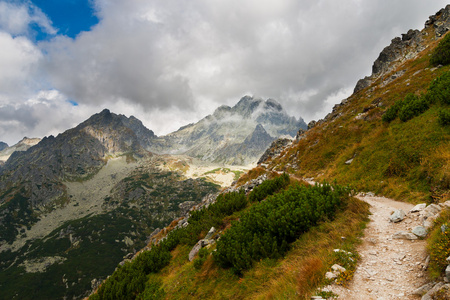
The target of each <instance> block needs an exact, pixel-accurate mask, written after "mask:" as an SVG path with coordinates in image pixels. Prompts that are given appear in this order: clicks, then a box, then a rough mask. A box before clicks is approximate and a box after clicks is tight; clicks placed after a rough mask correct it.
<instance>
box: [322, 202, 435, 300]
mask: <svg viewBox="0 0 450 300" xmlns="http://www.w3.org/2000/svg"><path fill="white" fill-rule="evenodd" d="M358 198H359V199H361V200H363V201H366V202H367V203H369V204H370V205H371V208H370V211H371V213H372V215H371V216H370V219H371V222H370V223H369V224H368V226H367V228H366V229H365V234H364V238H363V243H362V244H361V245H360V246H359V248H358V253H359V254H360V256H361V261H360V262H359V265H358V267H357V270H356V272H355V274H354V278H353V280H352V281H351V282H350V284H349V285H348V288H344V287H341V286H336V285H332V286H329V288H330V290H332V291H333V292H334V293H335V294H338V295H339V298H338V299H349V300H351V299H355V300H372V299H373V300H388V299H420V297H419V296H413V295H411V292H412V291H414V290H415V289H417V288H418V287H420V286H422V285H423V284H425V283H426V274H425V271H424V269H425V267H424V266H425V260H426V256H427V254H426V250H425V240H403V239H393V238H392V236H393V235H394V234H395V233H397V232H399V231H411V229H412V228H414V227H415V226H418V225H421V224H420V221H419V214H418V213H408V212H409V210H410V209H411V208H413V205H411V204H409V203H404V202H398V201H394V200H391V199H387V198H383V197H358ZM396 209H402V210H403V211H404V212H405V213H407V215H406V218H405V219H404V220H403V221H401V222H399V223H392V222H390V221H389V216H390V215H391V214H392V212H393V211H394V210H396Z"/></svg>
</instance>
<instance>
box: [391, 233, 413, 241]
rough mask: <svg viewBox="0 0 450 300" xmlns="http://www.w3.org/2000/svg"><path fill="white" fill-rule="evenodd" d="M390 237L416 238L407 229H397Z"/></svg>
mask: <svg viewBox="0 0 450 300" xmlns="http://www.w3.org/2000/svg"><path fill="white" fill-rule="evenodd" d="M392 238H394V239H402V240H417V236H416V235H415V234H413V233H411V232H407V231H399V232H397V233H395V234H394V235H393V236H392Z"/></svg>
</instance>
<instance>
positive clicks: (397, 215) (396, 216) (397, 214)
mask: <svg viewBox="0 0 450 300" xmlns="http://www.w3.org/2000/svg"><path fill="white" fill-rule="evenodd" d="M405 216H406V214H405V212H404V211H403V210H401V209H397V210H396V211H394V212H393V213H392V215H391V216H390V218H389V219H390V221H391V222H393V223H398V222H400V221H402V220H403V219H404V218H405Z"/></svg>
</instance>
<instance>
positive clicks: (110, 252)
mask: <svg viewBox="0 0 450 300" xmlns="http://www.w3.org/2000/svg"><path fill="white" fill-rule="evenodd" d="M155 138H156V136H155V135H154V134H153V132H152V131H151V130H149V129H147V128H146V127H145V126H143V125H142V123H141V122H140V121H139V120H138V119H136V118H134V117H129V118H128V117H125V116H123V115H117V114H114V113H111V112H110V111H109V110H106V109H105V110H103V111H102V112H100V113H98V114H95V115H93V116H92V117H90V118H89V119H87V120H86V121H84V122H83V123H81V124H79V125H78V126H76V127H75V128H72V129H69V130H67V131H65V132H64V133H61V134H59V135H58V136H56V137H53V136H50V137H45V138H43V139H42V140H41V141H40V142H39V143H37V144H36V145H34V146H31V147H29V146H30V145H29V140H23V141H22V142H21V143H19V144H20V145H24V147H25V146H26V147H25V148H28V149H27V150H26V151H15V152H14V153H12V155H11V156H10V157H9V159H8V160H7V161H6V163H5V165H4V166H3V167H2V168H1V169H0V179H1V180H0V286H2V293H1V296H0V298H1V299H13V298H15V297H16V298H18V299H61V298H75V299H79V298H82V297H84V296H87V295H88V293H89V292H90V290H91V289H92V287H93V283H92V280H94V283H95V280H102V279H104V278H106V276H107V275H108V274H110V273H111V272H113V271H114V268H115V267H116V266H117V264H118V263H119V262H121V261H122V260H123V259H124V256H127V255H128V256H130V255H132V254H133V253H135V252H136V251H137V249H140V248H142V247H144V246H145V245H146V240H147V239H148V238H149V237H150V236H151V234H152V232H157V231H158V228H162V227H164V226H167V225H168V224H169V223H170V222H171V221H172V220H173V219H176V218H179V217H181V216H183V215H184V214H186V213H187V211H189V209H190V208H191V207H192V206H194V205H196V204H198V203H200V202H201V199H202V198H203V197H205V196H206V195H207V194H210V193H215V192H216V191H217V190H218V186H217V185H216V184H213V183H211V182H207V181H206V180H205V179H203V178H197V179H190V178H186V177H184V176H182V175H181V172H178V171H176V170H175V171H168V170H163V168H162V167H161V165H164V164H165V159H164V158H162V157H158V156H155V155H153V154H152V153H150V152H149V151H148V150H147V149H149V148H150V145H151V143H152V140H153V139H155ZM27 143H28V145H27ZM19 144H18V145H19ZM11 148H13V147H11ZM8 149H9V148H7V149H6V150H8ZM14 149H15V150H24V148H21V147H20V146H18V147H16V148H14Z"/></svg>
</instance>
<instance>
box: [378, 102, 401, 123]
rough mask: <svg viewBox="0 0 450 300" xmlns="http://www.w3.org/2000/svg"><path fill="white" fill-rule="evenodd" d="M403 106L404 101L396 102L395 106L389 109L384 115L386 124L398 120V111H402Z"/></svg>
mask: <svg viewBox="0 0 450 300" xmlns="http://www.w3.org/2000/svg"><path fill="white" fill-rule="evenodd" d="M402 105H403V101H402V100H397V101H395V103H394V105H392V106H391V107H389V108H388V109H387V110H386V112H385V113H384V114H383V117H382V120H383V121H384V122H387V123H389V122H391V121H394V120H395V118H397V115H398V111H399V110H400V108H401V107H402Z"/></svg>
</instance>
